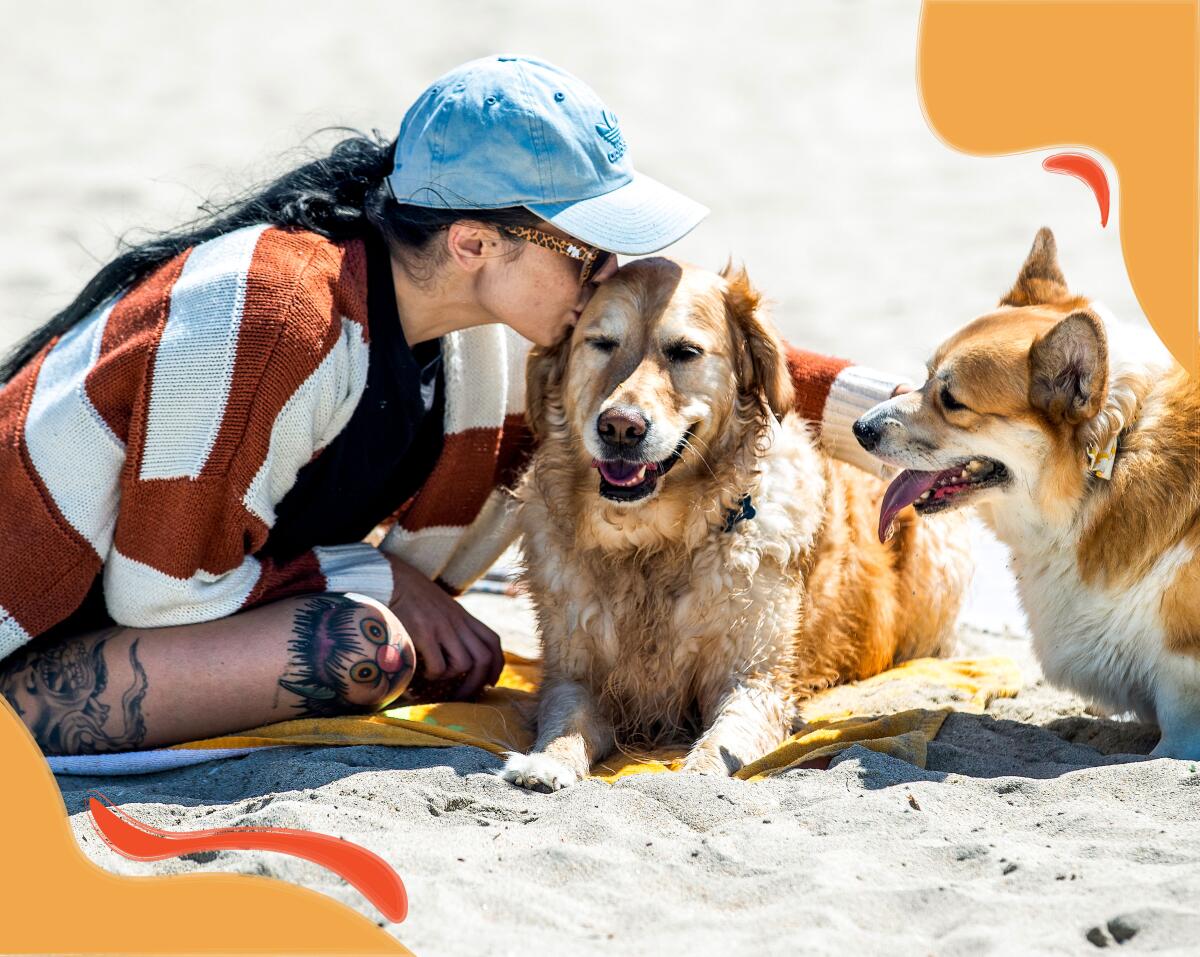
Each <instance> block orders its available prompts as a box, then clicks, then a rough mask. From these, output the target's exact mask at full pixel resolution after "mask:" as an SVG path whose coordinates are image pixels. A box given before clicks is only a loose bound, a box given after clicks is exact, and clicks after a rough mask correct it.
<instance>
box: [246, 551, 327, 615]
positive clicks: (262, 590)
mask: <svg viewBox="0 0 1200 957" xmlns="http://www.w3.org/2000/svg"><path fill="white" fill-rule="evenodd" d="M259 562H260V563H261V564H262V574H261V575H260V576H259V578H258V582H257V583H256V584H255V586H254V589H253V591H251V592H250V594H249V596H247V598H246V603H245V604H244V605H243V606H242V607H243V608H253V607H254V606H255V605H261V604H263V603H265V602H269V601H278V600H279V599H281V598H288V597H290V596H292V595H315V594H319V593H320V592H323V591H325V590H326V582H325V576H324V575H323V574H322V573H321V563H320V562H319V561H317V556H316V555H314V554H313V553H312V552H311V551H307V552H302V553H301V554H299V555H297V556H296V557H295V558H293V559H292V560H291V561H287V562H283V563H277V562H275V561H273V560H272V559H269V558H260V559H259Z"/></svg>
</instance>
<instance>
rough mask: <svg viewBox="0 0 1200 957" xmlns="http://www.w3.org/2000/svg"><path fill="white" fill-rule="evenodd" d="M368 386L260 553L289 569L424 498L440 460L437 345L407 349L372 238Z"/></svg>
mask: <svg viewBox="0 0 1200 957" xmlns="http://www.w3.org/2000/svg"><path fill="white" fill-rule="evenodd" d="M366 248H367V323H368V326H369V329H370V334H371V341H370V346H369V360H368V365H367V386H366V389H365V390H364V392H363V395H362V398H361V399H360V400H359V403H358V405H357V406H356V407H355V409H354V412H353V414H352V415H351V416H350V421H349V422H347V423H346V427H345V428H344V429H342V431H341V432H340V433H338V435H337V436H336V437H335V438H334V440H333V441H332V442H330V443H329V445H328V446H326V448H325V450H324V451H323V452H321V454H320V455H318V456H317V458H315V459H314V460H313V461H311V462H309V463H308V464H307V465H305V466H304V467H303V468H302V469H301V470H300V472H299V473H298V474H297V476H296V483H295V485H293V486H292V488H291V489H290V490H289V491H288V493H287V494H286V495H285V496H284V497H283V500H282V501H281V502H280V503H279V504H278V505H277V506H276V508H275V524H274V526H273V527H272V528H271V532H270V534H269V536H268V537H267V541H266V544H265V545H264V546H263V548H262V550H261V551H260V552H259V554H261V555H267V556H270V557H272V558H276V559H281V560H286V559H288V558H292V557H294V556H296V555H298V554H300V553H301V552H303V551H306V550H307V549H309V548H312V547H313V546H314V545H343V544H347V543H349V542H358V541H362V539H363V538H364V537H365V536H366V535H367V534H368V533H369V532H370V531H371V530H372V529H373V528H374V527H375V526H376V525H377V524H379V522H381V521H383V520H384V519H385V518H387V517H388V516H389V515H391V514H392V513H393V512H394V511H396V509H398V508H399V507H400V506H401V505H403V504H404V502H406V501H407V500H408V499H409V497H411V496H412V494H413V493H414V492H416V490H417V489H419V488H420V487H421V486H422V485H423V484H424V483H425V480H426V479H427V478H428V477H429V473H430V472H432V471H433V466H434V463H435V462H436V461H437V458H438V456H439V455H440V454H441V451H442V439H443V423H442V417H443V410H444V402H445V387H444V382H443V377H442V355H441V347H440V343H439V341H438V340H437V339H433V340H431V341H428V342H421V343H418V344H417V345H416V346H415V347H413V348H409V346H408V343H407V342H406V341H405V339H404V330H403V329H402V328H401V326H400V316H399V313H397V311H396V293H395V287H394V286H393V284H392V269H391V263H390V260H389V257H388V250H387V245H386V243H385V242H384V241H383V238H382V237H381V236H379V235H378V234H377V233H376V232H374V231H371V233H370V234H369V235H368V236H367V237H366Z"/></svg>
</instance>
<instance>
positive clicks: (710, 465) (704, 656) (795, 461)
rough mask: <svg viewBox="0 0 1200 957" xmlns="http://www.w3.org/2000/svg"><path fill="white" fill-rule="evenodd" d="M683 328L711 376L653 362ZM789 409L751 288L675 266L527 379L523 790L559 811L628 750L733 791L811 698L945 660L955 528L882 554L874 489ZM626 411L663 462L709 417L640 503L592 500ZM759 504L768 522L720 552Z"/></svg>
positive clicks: (648, 272)
mask: <svg viewBox="0 0 1200 957" xmlns="http://www.w3.org/2000/svg"><path fill="white" fill-rule="evenodd" d="M668 326H669V327H670V329H671V330H673V331H672V332H671V334H672V335H674V334H677V333H678V334H684V333H686V334H688V335H693V336H702V337H706V338H705V342H706V343H707V349H706V354H705V357H704V362H705V363H707V365H706V366H705V367H704V368H696V367H693V368H691V369H690V370H683V371H679V370H674V371H673V370H672V368H671V367H670V363H668V362H666V361H665V360H662V359H661V358H660V357H656V355H655V346H654V340H655V337H656V335H659V334H660V333H661V334H662V335H666V334H667V333H666V332H665V331H664V330H665V329H666V328H667V327H668ZM597 329H601V330H608V331H609V332H610V333H611V332H612V331H613V330H620V336H621V337H623V340H633V339H636V340H637V342H625V341H623V345H622V349H623V350H624V349H625V348H626V345H628V353H629V354H628V355H626V356H625V357H624V358H621V357H620V356H618V357H617V358H615V359H613V360H612V363H615V364H616V365H617V366H620V368H619V369H616V371H612V369H610V368H609V366H598V365H597V363H596V359H595V357H594V356H590V355H589V354H588V353H587V350H588V349H589V348H590V347H589V345H588V344H587V341H586V340H587V338H588V337H589V336H590V335H594V334H595V331H596V330H597ZM700 391H703V392H705V397H704V399H703V401H701V400H700V399H698V398H697V395H696V393H697V392H700ZM792 401H793V396H792V386H791V381H790V377H789V376H788V373H787V367H786V363H785V361H784V358H783V355H782V352H781V349H780V343H779V340H778V338H777V336H776V334H775V332H774V330H773V329H772V328H771V326H770V324H769V323H768V322H767V320H766V318H765V316H764V314H763V312H762V309H761V307H760V304H759V301H758V297H757V295H756V294H755V293H754V291H753V290H752V288H751V287H750V284H749V282H748V280H747V279H746V277H745V274H744V273H740V272H739V273H731V272H730V271H729V270H726V273H725V274H722V275H720V276H718V275H716V274H713V273H708V272H705V271H702V270H697V269H693V268H691V267H686V266H682V265H680V264H677V263H673V262H671V261H668V260H665V259H651V260H641V261H638V262H636V263H633V264H630V265H628V266H626V267H624V269H622V270H621V272H620V273H618V274H617V276H616V277H614V278H613V279H611V280H609V281H608V282H606V283H605V284H604V286H603V287H602V289H601V291H600V292H599V293H598V294H597V296H596V297H595V298H594V299H593V301H592V303H591V304H590V305H589V307H588V310H587V311H586V312H585V314H584V316H583V317H582V319H581V321H580V323H579V326H578V328H577V329H576V330H575V332H574V335H573V336H572V338H571V340H570V341H569V342H567V343H565V344H563V345H561V346H560V347H559V348H557V349H554V350H549V351H541V352H538V353H535V355H534V356H533V357H532V359H531V362H530V366H529V396H528V407H529V409H530V411H531V418H532V420H533V422H532V424H533V427H534V429H535V431H536V432H537V433H538V435H539V437H540V440H541V441H540V445H539V448H538V451H537V453H536V455H535V457H534V460H533V463H532V465H531V467H530V469H529V470H528V472H527V473H526V477H525V480H524V483H523V485H522V487H521V489H520V498H521V502H522V504H521V522H522V528H523V532H524V548H525V553H526V562H527V566H528V567H527V570H526V572H525V575H524V580H525V583H526V585H527V587H528V589H529V593H530V595H531V597H532V599H533V603H534V605H535V607H536V610H537V616H538V623H539V628H540V632H541V637H542V642H543V649H544V653H543V654H544V670H543V684H542V689H541V692H540V700H539V730H538V737H537V743H536V745H535V748H534V750H533V752H532V753H531V754H530V755H527V756H526V755H512V756H511V757H510V759H509V761H508V764H507V765H506V767H505V769H504V771H503V772H502V773H503V775H504V776H505V777H506V778H507V779H508V780H510V781H513V782H514V783H518V784H521V785H524V786H526V787H531V788H537V789H540V790H554V789H556V788H558V787H563V786H566V785H568V784H570V783H573V782H574V781H576V780H578V779H579V778H581V777H583V776H584V775H585V774H586V773H587V772H588V770H589V768H590V766H591V765H592V764H593V763H594V762H595V761H597V760H600V759H602V758H604V757H605V756H606V755H607V754H609V753H610V752H611V751H612V750H613V749H614V748H617V747H622V748H625V747H633V748H644V747H650V746H653V745H658V744H667V743H677V744H682V745H687V746H690V750H689V753H688V756H687V759H686V761H685V764H684V769H685V770H695V771H703V772H713V773H719V774H728V773H731V772H733V771H735V770H737V769H738V768H740V767H742V766H743V765H745V764H748V763H750V762H752V761H754V760H756V759H757V758H759V757H762V756H763V755H765V754H767V753H768V752H770V751H771V750H773V749H774V748H775V747H776V746H778V745H779V744H780V743H781V742H782V741H783V740H784V738H786V736H787V735H788V734H789V733H790V731H791V730H792V727H793V724H794V722H795V719H796V711H797V704H798V702H800V701H801V700H803V698H805V697H806V696H807V695H810V694H812V693H813V692H814V691H817V690H819V689H821V688H825V687H828V686H830V685H833V684H836V683H838V682H842V681H849V680H854V679H857V678H863V677H867V676H869V675H873V674H876V673H878V672H880V671H882V670H883V669H885V668H887V667H889V666H891V665H892V664H893V663H895V662H898V661H902V660H905V659H907V658H913V657H921V656H926V655H936V654H941V653H944V652H946V651H948V650H949V647H950V644H951V640H952V629H953V624H954V620H955V618H956V615H957V612H958V608H959V604H960V599H961V594H962V590H963V588H964V587H965V585H966V582H967V579H968V577H969V574H970V566H969V559H968V557H967V548H966V543H964V542H963V541H962V540H961V537H962V528H961V525H960V523H959V522H957V521H951V522H940V523H937V524H936V525H931V524H928V523H924V522H922V521H921V520H919V519H918V518H917V517H916V515H915V513H913V512H912V510H911V509H909V510H907V511H906V513H905V514H903V515H902V516H901V519H900V520H899V522H898V523H897V524H898V533H897V535H896V536H895V538H894V539H892V541H891V542H889V543H888V544H887V545H883V544H881V543H880V542H879V541H878V539H877V537H876V536H875V534H874V528H875V516H876V514H877V510H878V505H879V497H880V495H881V493H882V485H881V483H880V482H878V481H877V480H875V479H873V478H871V477H869V476H867V475H866V474H864V473H862V472H860V471H858V470H856V469H854V468H852V467H850V466H847V465H842V464H840V463H835V462H832V461H831V460H830V459H829V458H828V457H827V456H826V455H824V454H823V453H822V452H820V451H818V450H817V447H816V445H815V443H814V441H813V438H812V436H811V435H810V431H809V426H808V424H807V423H806V422H804V421H803V420H801V419H800V418H799V417H798V416H796V415H795V414H794V413H792V412H790V411H788V410H789V409H790V407H791V405H792ZM614 402H620V403H625V404H634V405H636V406H637V407H639V408H642V409H646V410H648V412H649V417H650V418H651V419H652V420H653V421H656V422H658V421H662V422H668V423H671V422H674V426H673V428H674V430H675V431H673V432H671V433H670V436H669V437H668V438H667V440H666V441H667V442H670V441H672V440H673V438H674V436H675V435H676V434H681V433H682V429H683V428H684V427H685V426H686V425H687V422H688V419H689V417H690V416H691V415H694V414H696V412H695V411H694V410H696V409H699V408H703V409H704V410H705V413H706V416H707V418H706V420H705V422H704V425H703V428H702V430H701V431H699V432H697V434H696V438H695V439H694V440H693V442H692V445H691V447H689V449H688V450H687V451H686V452H685V453H684V456H683V458H682V459H681V460H680V461H679V462H678V463H677V464H676V465H675V467H674V468H673V469H672V470H671V471H670V472H669V473H668V474H667V475H665V476H663V478H662V479H661V480H660V482H661V484H660V487H659V490H658V492H657V493H656V494H655V496H654V498H652V499H650V500H648V501H645V502H642V503H636V504H619V503H614V502H611V501H608V500H606V499H604V498H602V497H601V496H600V495H599V494H598V478H597V472H596V470H595V469H594V468H591V467H590V458H591V455H590V453H589V452H588V450H587V448H586V447H585V445H584V437H583V436H581V435H580V432H581V431H582V430H586V429H587V428H589V427H594V426H593V425H591V424H592V423H594V422H595V420H596V416H597V415H598V414H599V413H600V412H601V411H603V409H604V408H607V407H608V406H609V405H611V404H613V403H614ZM664 447H665V446H664ZM747 493H749V494H750V495H751V498H752V502H753V506H754V508H755V509H756V512H757V514H756V515H755V517H754V518H753V519H751V520H747V521H743V522H740V523H739V524H737V525H736V527H735V528H734V530H733V531H731V532H726V531H724V530H723V526H724V524H725V520H726V516H727V514H728V513H729V511H730V510H731V509H734V508H736V507H737V505H738V502H739V500H740V499H741V497H742V496H743V495H745V494H747Z"/></svg>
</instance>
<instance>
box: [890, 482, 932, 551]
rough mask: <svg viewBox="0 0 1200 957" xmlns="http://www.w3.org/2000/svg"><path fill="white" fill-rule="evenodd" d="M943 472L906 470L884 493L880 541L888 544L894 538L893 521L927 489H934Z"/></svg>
mask: <svg viewBox="0 0 1200 957" xmlns="http://www.w3.org/2000/svg"><path fill="white" fill-rule="evenodd" d="M941 474H942V473H941V472H916V471H914V470H913V469H905V470H904V471H903V472H901V473H900V474H899V475H897V476H896V477H895V478H894V479H892V484H891V485H889V486H888V488H887V491H886V492H884V493H883V504H882V505H880V506H879V540H880V541H881V542H886V541H887V540H888V539H889V538H891V537H892V535H891V532H892V519H894V518H895V517H896V513H897V512H899V511H900V509H902V508H904V507H905V506H906V505H911V504H912V503H913V502H915V501H916V500H917V499H918V498H920V497H921V495H922V493H923V492H925V491H926V489H930V488H933V484H934V483H935V482H936V481H937V479H938V476H939V475H941Z"/></svg>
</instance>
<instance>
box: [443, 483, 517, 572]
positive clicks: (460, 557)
mask: <svg viewBox="0 0 1200 957" xmlns="http://www.w3.org/2000/svg"><path fill="white" fill-rule="evenodd" d="M517 531H518V530H517V511H516V501H515V499H514V498H513V497H512V495H510V494H509V493H507V492H505V491H503V490H501V489H494V490H493V491H492V493H491V494H490V495H489V496H488V497H487V500H486V501H485V502H484V503H483V507H482V508H481V509H480V510H479V514H478V515H477V516H476V518H475V521H473V522H472V523H471V524H470V525H469V526H467V528H466V530H465V531H464V532H463V534H462V540H461V541H460V543H459V547H458V548H457V549H455V551H454V554H453V555H451V556H450V560H449V561H448V562H447V563H446V566H445V568H443V569H442V572H441V576H440V577H441V579H442V580H443V581H444V582H445V583H446V584H447V585H449V586H450V587H451V588H454V589H457V590H458V591H465V590H466V587H467V586H468V585H469V584H471V582H473V581H474V580H475V579H476V578H478V577H479V576H480V575H482V574H483V573H484V572H486V571H487V570H488V569H489V568H491V567H492V565H493V564H495V562H496V560H497V559H498V558H499V557H500V556H501V555H502V554H503V553H504V550H505V549H506V548H508V547H509V545H511V544H512V543H513V542H514V541H515V540H516V537H517Z"/></svg>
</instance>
